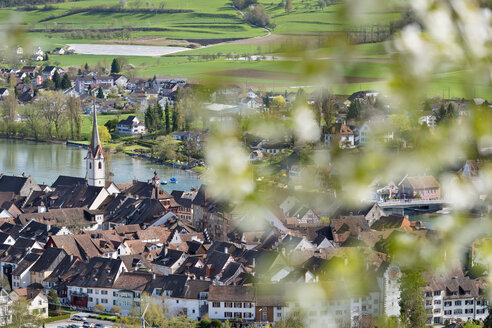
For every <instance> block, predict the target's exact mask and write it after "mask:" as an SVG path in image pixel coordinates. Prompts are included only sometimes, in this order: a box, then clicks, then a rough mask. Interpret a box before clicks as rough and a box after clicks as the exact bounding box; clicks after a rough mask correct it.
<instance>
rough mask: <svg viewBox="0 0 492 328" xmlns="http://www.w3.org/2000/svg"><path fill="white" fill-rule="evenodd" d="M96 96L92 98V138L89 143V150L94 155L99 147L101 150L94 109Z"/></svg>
mask: <svg viewBox="0 0 492 328" xmlns="http://www.w3.org/2000/svg"><path fill="white" fill-rule="evenodd" d="M95 98H96V96H94V98H92V138H91V144H90V150H91V152H92V156H94V157H95V156H96V154H97V152H98V150H99V148H100V149H101V152H102V147H101V140H100V139H99V129H98V128H97V111H96V99H95Z"/></svg>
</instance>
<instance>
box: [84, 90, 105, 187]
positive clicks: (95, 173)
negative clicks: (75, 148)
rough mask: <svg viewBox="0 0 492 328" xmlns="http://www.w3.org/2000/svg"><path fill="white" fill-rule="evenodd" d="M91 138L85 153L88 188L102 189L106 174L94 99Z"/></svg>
mask: <svg viewBox="0 0 492 328" xmlns="http://www.w3.org/2000/svg"><path fill="white" fill-rule="evenodd" d="M92 101H93V103H92V119H93V121H92V137H91V144H90V145H89V150H88V151H87V157H86V158H85V160H86V172H87V175H86V176H87V183H88V185H89V186H95V187H104V183H105V181H106V173H105V168H104V153H103V149H102V145H101V140H100V139H99V131H98V130H97V112H96V103H95V99H93V100H92Z"/></svg>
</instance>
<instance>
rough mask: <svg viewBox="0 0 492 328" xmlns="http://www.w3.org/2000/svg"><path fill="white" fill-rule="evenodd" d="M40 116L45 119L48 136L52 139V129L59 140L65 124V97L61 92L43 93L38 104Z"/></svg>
mask: <svg viewBox="0 0 492 328" xmlns="http://www.w3.org/2000/svg"><path fill="white" fill-rule="evenodd" d="M37 103H38V104H39V110H40V112H41V115H42V116H43V117H44V118H45V122H46V125H47V126H46V129H47V131H48V136H49V137H52V132H53V127H55V136H56V137H57V138H60V136H61V128H62V126H63V125H64V124H63V123H65V121H64V120H65V118H66V115H65V114H66V112H65V97H64V96H63V94H62V92H61V91H43V92H42V93H41V94H40V96H39V98H38V102H37Z"/></svg>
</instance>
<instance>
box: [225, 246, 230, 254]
mask: <svg viewBox="0 0 492 328" xmlns="http://www.w3.org/2000/svg"><path fill="white" fill-rule="evenodd" d="M224 253H226V254H229V249H227V246H225V247H224Z"/></svg>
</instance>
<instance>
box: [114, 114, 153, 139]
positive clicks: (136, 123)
mask: <svg viewBox="0 0 492 328" xmlns="http://www.w3.org/2000/svg"><path fill="white" fill-rule="evenodd" d="M117 128H118V134H123V135H137V134H146V133H147V129H146V128H145V124H144V123H143V122H142V121H140V119H139V118H138V117H136V116H134V115H131V116H128V117H127V118H126V119H124V120H121V121H119V122H118V125H117Z"/></svg>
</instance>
